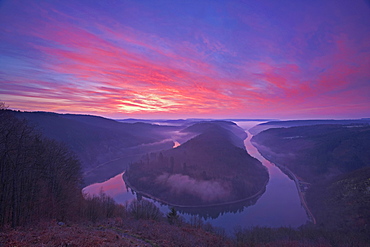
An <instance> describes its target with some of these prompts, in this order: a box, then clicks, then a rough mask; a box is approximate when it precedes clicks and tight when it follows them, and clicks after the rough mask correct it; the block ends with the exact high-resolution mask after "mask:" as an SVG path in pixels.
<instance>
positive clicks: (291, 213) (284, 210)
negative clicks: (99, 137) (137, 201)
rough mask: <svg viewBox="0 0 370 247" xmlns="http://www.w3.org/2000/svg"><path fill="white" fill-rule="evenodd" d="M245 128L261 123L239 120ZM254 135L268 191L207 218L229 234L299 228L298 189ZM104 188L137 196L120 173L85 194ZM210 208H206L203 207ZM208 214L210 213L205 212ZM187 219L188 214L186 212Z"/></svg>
mask: <svg viewBox="0 0 370 247" xmlns="http://www.w3.org/2000/svg"><path fill="white" fill-rule="evenodd" d="M237 124H238V125H239V126H240V127H241V128H243V129H244V130H246V131H247V130H248V129H250V128H251V127H253V126H255V125H257V124H259V122H237ZM251 137H252V135H251V134H250V133H249V132H248V138H247V139H246V140H245V141H244V144H245V146H246V149H247V151H248V153H249V154H250V155H251V156H253V157H255V158H257V159H258V160H260V161H261V162H262V164H263V165H264V166H265V167H266V168H267V169H268V172H269V175H270V180H269V183H268V184H267V187H266V191H265V193H264V194H263V195H262V196H261V197H260V198H259V199H258V201H257V202H256V203H255V204H254V205H252V206H248V207H244V208H243V206H242V207H241V210H239V212H223V213H222V215H220V216H219V217H217V218H216V219H206V220H205V222H209V223H211V224H212V225H214V226H217V227H223V228H225V229H226V231H227V232H228V233H232V232H233V229H234V228H235V227H236V226H242V227H253V226H270V227H280V226H292V227H298V226H300V225H302V224H304V223H305V222H306V221H307V215H306V212H305V210H304V208H303V207H302V206H301V203H300V199H299V195H298V192H297V188H296V186H295V184H294V182H293V181H292V180H290V179H289V178H288V176H286V175H285V174H284V173H282V172H281V171H280V170H279V169H278V168H277V167H276V166H275V165H274V164H272V163H270V162H269V161H267V160H266V159H265V158H263V157H262V156H261V155H260V153H259V152H258V150H257V149H256V148H255V147H254V146H253V145H252V143H251V142H250V139H251ZM100 190H103V191H104V192H105V193H106V194H107V195H109V196H111V197H113V198H114V199H115V200H116V202H117V203H122V204H125V202H129V201H131V200H133V199H134V198H135V195H133V194H132V193H131V192H128V191H127V189H126V186H125V184H124V182H123V180H122V174H119V175H117V176H115V177H113V178H111V179H109V180H107V181H105V182H103V183H97V184H93V185H90V186H87V187H86V188H84V190H83V191H84V193H90V194H99V193H100ZM156 205H157V206H159V207H160V209H161V211H162V212H164V213H167V212H168V211H169V209H168V207H167V206H163V205H160V204H159V203H156ZM202 210H207V209H202ZM204 213H207V212H204ZM183 216H184V217H185V218H186V219H189V218H190V216H189V215H185V214H183Z"/></svg>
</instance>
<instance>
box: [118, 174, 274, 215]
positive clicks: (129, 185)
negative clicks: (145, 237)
mask: <svg viewBox="0 0 370 247" xmlns="http://www.w3.org/2000/svg"><path fill="white" fill-rule="evenodd" d="M125 174H126V172H124V173H123V175H122V179H123V181H124V183H125V185H126V188H130V189H131V190H132V191H134V192H135V193H136V194H139V195H142V196H144V197H147V198H150V199H152V200H155V201H157V202H159V203H162V204H166V205H168V206H172V207H177V208H183V209H187V208H210V207H219V206H227V205H233V204H237V203H241V202H246V201H248V200H252V199H255V198H257V197H258V196H260V195H262V194H263V193H264V192H265V191H266V186H267V184H268V182H269V180H270V179H269V178H268V179H267V180H266V182H265V184H264V185H263V187H262V189H260V190H259V191H258V192H256V193H255V194H253V195H251V196H249V197H247V198H243V199H240V200H235V201H231V202H223V203H214V204H209V205H180V204H174V203H170V202H167V201H165V200H162V199H160V198H157V197H154V196H152V195H150V194H148V193H146V192H143V191H139V190H137V189H136V188H135V187H134V186H132V184H131V183H130V182H129V181H128V179H127V176H126V175H125Z"/></svg>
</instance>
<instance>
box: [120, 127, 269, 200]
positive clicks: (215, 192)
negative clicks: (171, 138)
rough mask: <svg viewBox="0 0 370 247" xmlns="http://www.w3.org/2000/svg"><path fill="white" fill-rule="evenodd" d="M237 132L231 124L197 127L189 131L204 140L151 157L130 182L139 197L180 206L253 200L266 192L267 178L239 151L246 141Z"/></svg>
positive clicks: (128, 176)
mask: <svg viewBox="0 0 370 247" xmlns="http://www.w3.org/2000/svg"><path fill="white" fill-rule="evenodd" d="M235 128H238V127H237V126H236V125H235V126H234V125H230V123H228V122H206V123H197V124H194V125H193V126H191V127H189V128H187V129H185V130H184V131H185V132H186V131H188V132H193V133H200V134H198V135H197V136H195V137H194V138H192V139H191V140H189V141H187V142H185V143H184V144H182V145H180V146H179V147H177V148H174V149H170V150H167V151H163V152H161V153H151V154H148V155H147V156H146V157H144V158H143V159H142V160H141V161H140V162H137V163H134V164H132V165H131V166H130V167H129V169H128V170H127V171H126V173H125V181H126V182H128V184H129V186H130V185H131V187H134V188H135V190H136V191H139V192H144V193H146V194H149V195H150V196H152V197H154V198H157V199H160V200H162V201H165V202H167V203H169V204H174V205H181V206H193V205H213V204H217V203H225V202H232V201H237V200H242V199H245V198H248V197H251V196H253V195H255V194H256V193H258V192H260V191H262V190H263V189H264V187H265V185H266V182H267V181H268V173H267V171H266V169H265V168H264V167H263V166H262V164H261V163H260V162H259V161H258V160H257V159H255V158H253V157H251V156H250V155H249V154H248V153H247V152H246V150H245V149H242V148H240V147H239V145H238V144H240V143H242V140H243V139H244V138H245V137H246V136H245V133H244V132H243V131H241V132H238V131H236V129H235ZM236 133H239V134H242V136H238V135H236ZM238 140H239V141H238Z"/></svg>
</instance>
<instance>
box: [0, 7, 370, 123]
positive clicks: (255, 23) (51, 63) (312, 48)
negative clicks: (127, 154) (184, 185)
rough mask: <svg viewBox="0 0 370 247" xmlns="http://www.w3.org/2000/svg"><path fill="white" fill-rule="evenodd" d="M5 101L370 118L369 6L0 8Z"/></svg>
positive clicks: (117, 109)
mask: <svg viewBox="0 0 370 247" xmlns="http://www.w3.org/2000/svg"><path fill="white" fill-rule="evenodd" d="M0 101H2V102H5V104H6V105H8V106H9V108H10V109H16V110H23V111H52V112H59V113H82V114H93V115H100V116H105V117H111V118H131V117H136V118H189V117H197V118H278V119H297V118H300V119H305V118H362V117H370V1H365V0H281V1H276V0H249V1H248V0H244V1H241V0H240V1H236V0H228V1H227V0H224V1H221V0H209V1H206V0H194V1H191V0H181V1H180V0H179V1H176V0H156V1H152V0H139V1H138V0H135V1H134V0H106V1H97V0H76V1H62V0H61V1H54V0H49V1H28V0H2V1H0Z"/></svg>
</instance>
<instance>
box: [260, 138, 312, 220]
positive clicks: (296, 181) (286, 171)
mask: <svg viewBox="0 0 370 247" xmlns="http://www.w3.org/2000/svg"><path fill="white" fill-rule="evenodd" d="M256 144H257V143H256ZM258 146H259V145H258V144H257V145H256V146H255V147H256V148H257V150H258V152H259V153H260V154H261V155H262V157H263V158H265V159H266V160H268V161H269V162H270V163H271V164H274V165H275V166H276V167H277V168H279V169H280V171H282V172H283V173H284V174H285V175H287V176H288V177H289V178H290V179H292V180H293V181H294V184H295V186H296V188H297V192H298V195H299V199H300V201H301V205H302V206H303V208H304V209H305V211H306V214H307V217H308V220H309V221H310V222H312V223H313V224H316V219H315V217H314V215H313V213H312V212H311V210H310V209H309V207H308V205H307V202H306V198H305V196H304V195H303V193H302V191H301V189H300V184H299V179H298V178H297V176H296V175H295V174H294V173H293V172H292V171H291V170H290V169H289V168H288V167H286V166H284V165H281V164H277V163H275V162H273V161H272V160H270V159H268V158H267V157H265V156H264V155H263V154H262V153H261V152H260V151H259V149H258Z"/></svg>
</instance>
